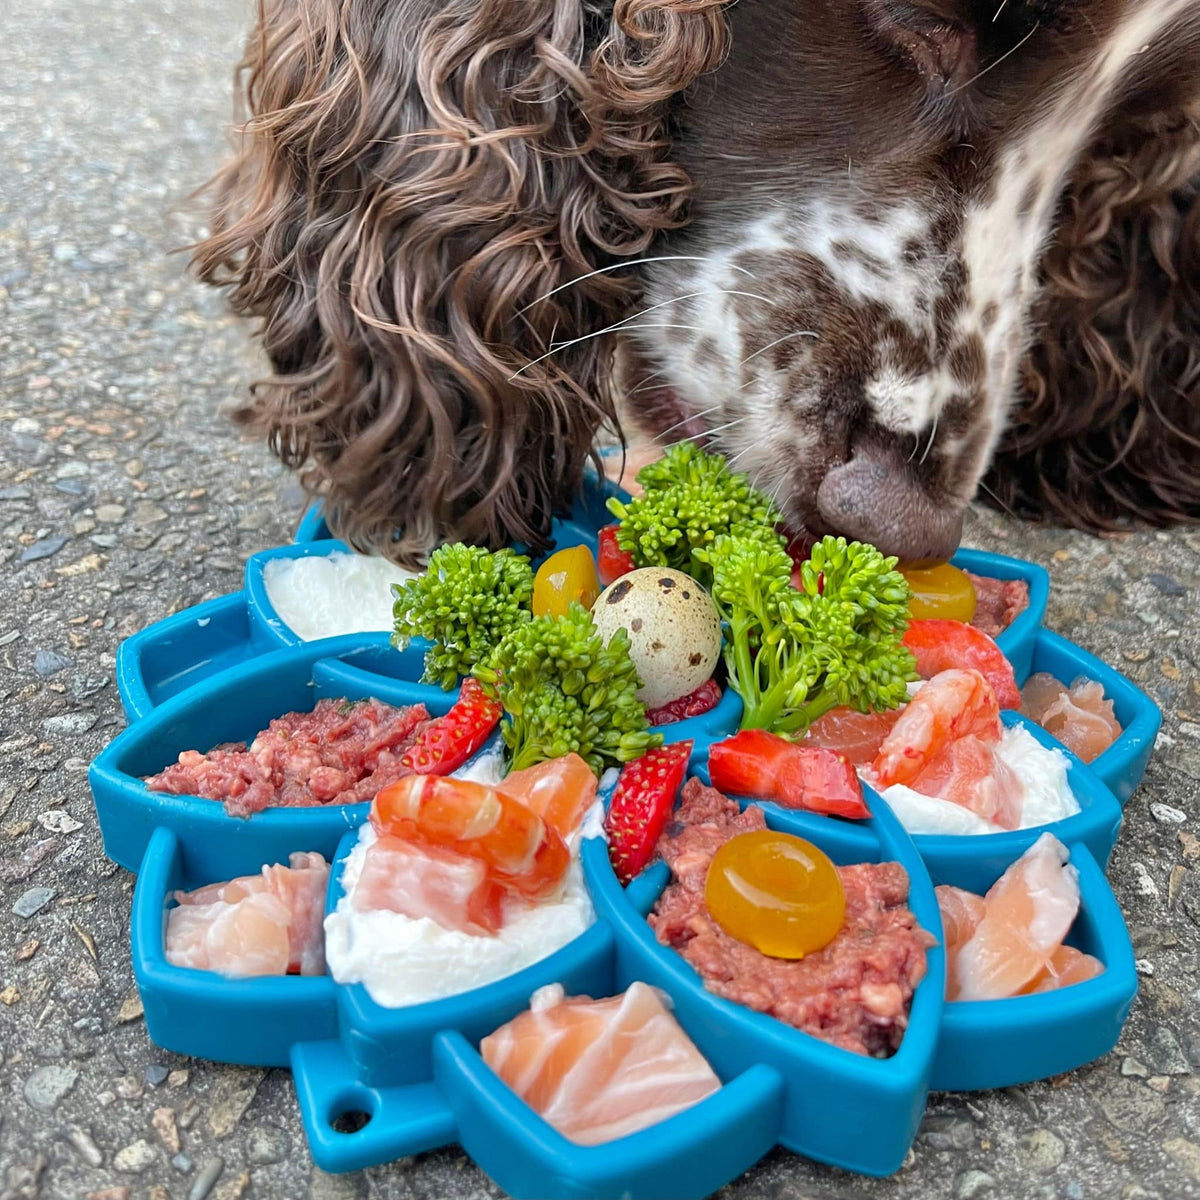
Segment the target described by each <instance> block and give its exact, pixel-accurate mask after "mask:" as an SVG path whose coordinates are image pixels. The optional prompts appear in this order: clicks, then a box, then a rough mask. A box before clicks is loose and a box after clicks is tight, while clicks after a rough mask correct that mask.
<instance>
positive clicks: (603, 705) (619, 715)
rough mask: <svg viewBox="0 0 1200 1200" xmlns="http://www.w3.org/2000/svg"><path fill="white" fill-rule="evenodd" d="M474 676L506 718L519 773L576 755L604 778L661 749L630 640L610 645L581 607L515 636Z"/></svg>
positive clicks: (621, 635) (622, 637)
mask: <svg viewBox="0 0 1200 1200" xmlns="http://www.w3.org/2000/svg"><path fill="white" fill-rule="evenodd" d="M474 674H475V677H476V678H477V679H479V680H480V682H481V683H482V684H483V685H484V688H485V689H486V690H487V691H488V692H489V693H490V694H491V695H492V696H494V697H495V698H497V699H498V700H499V701H500V703H501V704H502V705H503V706H504V710H505V712H506V713H507V714H508V720H506V721H505V722H504V723H503V725H502V730H503V735H504V741H505V744H506V746H507V747H508V751H509V756H510V766H511V769H512V770H514V771H518V770H520V769H521V768H522V767H529V766H533V765H534V763H539V762H542V761H543V760H545V759H549V758H558V757H560V756H561V755H563V754H570V753H572V752H574V753H575V754H578V755H579V756H580V757H581V758H583V759H584V760H586V762H587V764H588V766H590V767H591V768H592V770H593V771H595V772H596V773H597V774H600V772H601V771H603V770H604V768H605V767H606V766H612V765H616V764H619V763H625V762H629V761H630V760H631V759H634V758H639V757H640V756H641V755H643V754H645V753H646V751H647V750H648V749H650V748H651V747H652V746H658V745H660V744H661V743H662V735H661V734H651V733H649V732H648V729H649V722H648V721H647V719H646V709H645V706H644V705H643V704H642V702H641V701H640V700H639V699H638V698H637V694H636V693H637V690H638V688H639V687H641V680H640V679H638V674H637V669H636V668H635V667H634V665H633V660H632V659H631V658H630V657H629V638H628V635H627V634H626V633H625V630H623V629H619V630H617V632H616V633H615V634H613V636H612V638H611V639H610V640H609V642H608V644H607V645H605V643H604V639H603V638H602V637H601V636H600V634H599V633H597V632H596V627H595V625H594V624H593V623H592V618H591V614H590V613H589V612H588V611H587V609H586V608H584V607H583V606H582V605H581V604H577V603H572V604H571V606H570V608H569V609H568V611H567V613H566V614H565V615H564V616H557V617H555V616H543V617H534V618H533V619H532V620H530V621H528V622H526V623H525V624H523V625H518V626H516V627H515V628H512V629H510V630H509V631H508V633H507V634H506V635H505V637H504V639H503V640H502V641H501V642H500V645H499V646H497V648H496V650H495V653H494V654H493V655H492V656H491V658H490V659H489V660H488V662H487V663H481V664H479V665H478V666H476V667H475V671H474Z"/></svg>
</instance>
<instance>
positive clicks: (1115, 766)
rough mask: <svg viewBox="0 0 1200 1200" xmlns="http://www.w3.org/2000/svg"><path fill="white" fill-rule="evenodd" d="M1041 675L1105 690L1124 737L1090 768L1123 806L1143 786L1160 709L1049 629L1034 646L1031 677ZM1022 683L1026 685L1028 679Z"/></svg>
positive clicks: (1129, 684)
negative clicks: (1085, 680) (1097, 685)
mask: <svg viewBox="0 0 1200 1200" xmlns="http://www.w3.org/2000/svg"><path fill="white" fill-rule="evenodd" d="M1039 671H1047V672H1049V674H1051V675H1053V676H1054V677H1055V679H1058V680H1061V681H1062V682H1063V683H1066V684H1071V683H1072V682H1074V680H1075V679H1076V678H1077V677H1078V676H1080V675H1083V676H1086V677H1087V678H1088V679H1092V680H1095V681H1096V682H1097V683H1100V684H1102V685H1103V687H1104V696H1105V699H1107V700H1111V701H1112V702H1113V713H1114V715H1115V716H1116V718H1117V720H1118V721H1119V722H1120V723H1121V736H1120V737H1118V738H1117V740H1116V741H1115V742H1113V744H1112V745H1111V746H1109V748H1108V749H1107V750H1105V751H1104V752H1103V753H1102V754H1100V755H1099V756H1098V757H1097V758H1096V760H1095V761H1094V762H1093V763H1092V764H1091V768H1092V770H1093V771H1095V773H1096V774H1097V775H1099V776H1100V778H1101V779H1102V780H1103V781H1104V783H1106V784H1107V785H1108V787H1109V788H1111V789H1112V791H1113V792H1114V793H1115V795H1116V797H1117V799H1118V800H1119V801H1120V802H1121V803H1122V804H1124V803H1125V801H1126V800H1128V799H1129V797H1130V796H1131V795H1133V791H1134V789H1135V788H1136V787H1137V785H1138V784H1139V783H1140V782H1141V780H1142V776H1143V775H1144V774H1145V773H1146V764H1147V763H1148V762H1149V761H1150V754H1151V752H1152V751H1153V750H1154V740H1155V738H1157V737H1158V730H1159V727H1160V726H1161V725H1162V713H1161V712H1160V711H1159V708H1158V705H1157V704H1155V703H1154V701H1153V700H1151V699H1150V697H1149V696H1147V695H1146V693H1145V692H1143V691H1142V690H1141V689H1140V688H1139V687H1137V686H1136V685H1135V684H1133V683H1131V682H1130V681H1129V680H1128V679H1126V678H1125V676H1124V675H1122V674H1121V673H1120V672H1119V671H1114V670H1113V669H1112V667H1110V666H1109V665H1108V664H1107V663H1106V662H1103V661H1102V660H1100V659H1098V658H1097V657H1096V656H1095V655H1094V654H1089V653H1088V652H1087V651H1086V650H1084V649H1082V648H1081V647H1079V646H1076V645H1075V644H1074V643H1073V642H1068V641H1067V639H1066V638H1064V637H1060V636H1059V635H1058V634H1057V633H1051V632H1050V630H1048V629H1039V630H1038V631H1037V636H1036V638H1035V639H1034V643H1033V655H1032V658H1031V660H1030V670H1029V674H1030V675H1033V674H1036V673H1037V672H1039ZM1018 678H1021V681H1022V683H1024V682H1025V678H1028V676H1026V677H1018Z"/></svg>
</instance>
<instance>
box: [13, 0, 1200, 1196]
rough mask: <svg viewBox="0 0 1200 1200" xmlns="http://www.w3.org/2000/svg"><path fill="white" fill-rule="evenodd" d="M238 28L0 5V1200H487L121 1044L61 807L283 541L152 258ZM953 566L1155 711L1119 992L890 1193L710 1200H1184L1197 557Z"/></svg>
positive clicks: (201, 146) (984, 539)
mask: <svg viewBox="0 0 1200 1200" xmlns="http://www.w3.org/2000/svg"><path fill="white" fill-rule="evenodd" d="M249 9H250V0H186V2H184V0H155V2H154V3H150V2H149V0H69V2H68V0H26V2H25V3H18V2H17V0H0V896H2V900H3V903H2V904H0V1196H2V1197H3V1200H9V1198H13V1200H15V1198H17V1197H34V1196H39V1197H90V1200H127V1198H137V1200H141V1198H143V1197H144V1198H145V1200H167V1198H175V1200H185V1198H186V1200H204V1198H205V1197H212V1198H213V1200H235V1198H236V1197H239V1196H243V1195H246V1196H251V1195H253V1196H278V1197H289V1198H298V1197H304V1196H309V1197H320V1198H323V1200H332V1198H334V1197H363V1196H372V1197H381V1198H382V1197H388V1198H396V1200H400V1198H403V1197H433V1196H437V1197H461V1198H466V1197H475V1196H485V1195H486V1196H494V1195H499V1193H498V1191H497V1189H496V1188H494V1187H493V1186H492V1185H491V1184H490V1182H489V1181H488V1180H487V1178H486V1177H485V1176H484V1175H483V1174H482V1173H481V1172H480V1171H478V1170H477V1169H476V1168H475V1167H474V1166H472V1165H471V1163H470V1162H469V1161H467V1160H466V1159H465V1158H464V1156H463V1155H462V1154H461V1153H460V1152H458V1151H457V1150H454V1149H450V1150H446V1151H443V1152H440V1153H435V1154H429V1155H425V1156H421V1157H420V1158H417V1159H411V1160H405V1161H403V1162H399V1163H395V1164H392V1165H390V1166H386V1167H381V1168H378V1169H375V1170H371V1171H368V1172H365V1173H363V1174H359V1175H351V1176H345V1177H337V1178H335V1177H332V1176H327V1175H325V1174H323V1173H322V1172H320V1171H318V1170H316V1169H315V1168H314V1167H313V1166H312V1164H311V1161H310V1159H309V1156H308V1153H307V1150H306V1147H305V1143H304V1138H303V1136H302V1133H301V1130H300V1124H299V1119H298V1115H297V1109H296V1102H295V1098H294V1095H293V1091H292V1084H291V1080H290V1077H289V1075H288V1074H287V1073H286V1072H284V1071H250V1070H239V1069H231V1068H226V1067H221V1066H217V1065H213V1064H210V1063H206V1062H198V1061H194V1060H188V1059H183V1058H180V1057H177V1056H175V1055H171V1054H168V1053H166V1052H164V1051H162V1050H159V1049H158V1048H156V1047H155V1046H153V1045H152V1044H151V1043H150V1042H149V1040H148V1039H147V1037H146V1033H145V1029H144V1025H143V1022H142V1020H141V1007H140V1004H139V1002H138V998H137V992H136V989H135V988H134V984H133V977H132V973H131V970H130V961H129V946H128V933H129V902H130V896H131V893H132V888H133V879H132V877H131V876H129V875H127V874H125V873H124V872H123V871H121V870H118V869H117V868H116V867H115V866H114V865H113V864H112V863H110V862H108V861H107V860H106V859H105V857H104V854H103V852H102V850H101V845H100V838H99V834H98V832H97V829H96V824H95V820H94V815H93V812H92V807H91V800H90V797H89V794H88V789H87V784H86V779H85V770H86V766H87V763H88V761H89V760H90V759H91V757H92V756H93V755H94V754H95V753H96V752H97V751H98V750H99V749H100V747H101V746H103V745H104V744H105V743H106V742H107V741H108V740H109V739H110V738H111V737H112V736H113V735H114V734H115V733H116V732H117V731H118V730H119V729H120V728H121V727H122V717H121V713H120V706H119V704H118V699H117V695H116V689H115V686H114V684H113V678H112V675H113V663H114V658H113V655H114V652H115V650H116V648H117V644H118V643H119V642H120V640H121V639H122V638H123V637H126V636H128V635H129V634H131V633H133V632H135V631H136V630H138V629H140V628H142V627H143V626H144V625H146V624H148V623H150V622H152V621H155V620H158V619H159V618H161V617H164V616H166V615H167V614H168V613H171V612H175V611H176V610H178V609H180V608H183V607H186V606H188V605H192V604H195V603H198V602H199V601H201V600H204V599H207V598H209V597H212V596H216V595H219V594H221V593H224V592H229V591H233V590H236V589H237V588H238V587H239V586H240V572H241V565H242V562H243V561H244V559H245V558H246V557H247V556H248V555H249V554H251V553H253V552H254V551H256V550H259V549H261V548H263V547H265V546H270V545H273V544H276V543H279V542H281V541H286V540H288V538H289V537H290V535H291V532H292V528H293V525H294V522H295V520H296V517H297V515H298V513H299V506H300V498H299V495H298V493H297V491H296V489H295V488H294V487H293V486H292V485H291V484H290V482H289V481H288V479H287V478H286V477H285V475H284V474H283V473H282V472H281V471H280V469H279V468H278V467H277V466H276V465H275V464H274V463H273V462H272V461H271V460H270V459H269V458H268V456H267V454H266V453H265V451H264V450H263V449H262V448H261V447H259V446H257V445H248V444H244V443H242V442H240V441H239V440H238V439H237V438H236V437H235V435H234V434H233V432H232V431H231V429H230V428H229V427H228V426H227V424H226V423H225V422H224V420H223V419H222V418H221V416H220V415H219V412H218V409H219V406H220V405H221V404H222V402H224V401H227V400H228V399H229V398H230V397H233V396H236V395H238V394H239V393H240V392H241V391H242V389H243V388H244V387H245V386H246V384H247V382H248V380H249V379H250V378H252V376H253V373H254V371H255V366H256V360H255V354H254V352H253V350H252V348H251V346H250V344H249V342H248V339H247V337H246V334H245V331H244V330H243V329H241V328H240V327H238V326H237V325H236V324H234V323H233V322H232V321H231V320H230V319H229V318H228V317H227V316H226V315H225V313H224V312H223V310H222V307H221V303H220V299H219V297H217V296H215V295H212V294H209V293H207V292H205V291H201V290H200V289H199V288H197V287H196V286H194V285H193V284H192V283H190V282H189V281H188V279H187V278H186V276H185V273H184V260H183V258H182V257H181V256H179V255H172V254H171V253H170V252H171V251H172V250H174V249H176V248H178V247H179V246H181V245H183V244H185V243H186V242H187V241H189V240H190V239H191V238H192V237H193V236H194V235H195V233H196V231H197V229H198V221H197V219H196V218H195V216H194V215H189V214H188V212H187V207H186V196H187V193H188V192H189V191H190V190H191V189H192V188H193V187H194V186H195V185H196V184H197V183H199V182H200V181H201V180H202V179H203V178H204V177H205V176H206V175H207V174H208V172H209V171H210V170H211V169H212V167H213V166H214V165H215V164H216V163H217V161H218V160H219V156H220V155H221V153H222V148H223V143H222V134H221V130H222V126H223V123H224V122H225V120H226V119H227V116H228V113H229V76H230V69H231V66H232V63H233V61H234V57H235V53H236V50H237V46H238V43H239V40H240V36H241V31H242V29H243V27H244V24H245V22H246V21H247V20H248V16H249ZM969 540H970V541H971V542H972V543H973V544H976V545H983V546H987V547H991V548H994V549H997V550H1000V551H1008V552H1011V553H1018V554H1022V555H1024V556H1026V557H1029V558H1032V559H1036V560H1037V561H1039V562H1042V563H1044V564H1045V565H1046V566H1047V567H1048V568H1049V569H1050V572H1051V575H1052V578H1053V583H1054V590H1053V595H1052V599H1051V605H1050V615H1049V623H1050V624H1051V626H1052V627H1053V628H1055V629H1058V630H1060V631H1061V632H1062V633H1064V634H1066V635H1067V636H1068V637H1070V638H1072V639H1074V640H1076V641H1078V642H1080V643H1082V644H1083V645H1085V646H1087V647H1088V648H1090V649H1092V650H1093V651H1095V652H1096V653H1098V654H1099V655H1100V656H1101V657H1103V658H1105V659H1106V660H1107V661H1108V662H1110V663H1113V664H1114V665H1115V666H1117V667H1119V668H1120V669H1122V670H1123V671H1125V672H1126V673H1127V674H1129V675H1130V676H1131V677H1132V678H1134V679H1135V680H1137V681H1138V682H1139V683H1140V684H1141V685H1142V686H1143V687H1144V688H1145V689H1146V690H1147V691H1149V692H1150V693H1151V694H1152V695H1153V696H1154V697H1155V698H1156V699H1157V700H1158V701H1159V702H1160V703H1161V705H1162V707H1163V709H1164V711H1165V724H1164V733H1163V735H1162V738H1161V741H1160V745H1159V748H1158V752H1157V754H1156V756H1155V758H1154V761H1153V762H1152V764H1151V766H1150V770H1149V773H1148V775H1147V778H1146V782H1145V784H1144V785H1143V787H1142V788H1141V790H1140V791H1139V792H1138V794H1137V795H1136V796H1135V797H1134V799H1133V800H1132V801H1131V803H1130V805H1129V807H1128V809H1127V822H1126V826H1125V829H1124V832H1123V834H1122V838H1121V842H1120V845H1119V846H1118V848H1117V851H1116V853H1115V854H1114V856H1113V860H1112V863H1111V867H1110V877H1111V879H1112V882H1113V885H1114V887H1115V888H1116V891H1117V894H1118V896H1119V898H1120V900H1121V903H1122V906H1123V907H1124V910H1125V912H1126V913H1127V915H1128V919H1129V922H1130V925H1131V928H1132V930H1133V935H1134V940H1135V943H1136V947H1137V953H1138V958H1139V970H1140V972H1141V994H1140V996H1139V999H1138V1001H1137V1004H1136V1005H1135V1007H1134V1010H1133V1015H1132V1017H1131V1019H1130V1022H1129V1025H1128V1027H1127V1029H1126V1031H1125V1034H1124V1036H1123V1039H1122V1044H1121V1048H1120V1049H1119V1050H1118V1051H1117V1052H1116V1053H1114V1054H1112V1055H1110V1056H1109V1057H1108V1058H1106V1059H1104V1060H1103V1061H1101V1062H1098V1063H1095V1064H1093V1065H1092V1066H1090V1067H1088V1068H1086V1069H1085V1070H1082V1071H1080V1072H1077V1073H1075V1074H1073V1075H1071V1076H1068V1077H1063V1078H1059V1079H1055V1080H1052V1081H1050V1082H1046V1083H1040V1084H1036V1085H1033V1086H1030V1087H1022V1088H1014V1089H1011V1090H1009V1091H1005V1092H1001V1093H995V1094H984V1095H973V1096H957V1097H956V1096H942V1095H939V1096H934V1097H933V1098H932V1099H931V1102H930V1106H929V1113H928V1116H927V1118H926V1121H925V1125H924V1127H923V1129H922V1132H921V1135H920V1137H919V1139H918V1141H917V1144H916V1146H915V1148H914V1151H913V1153H912V1155H910V1158H909V1161H908V1162H907V1163H906V1165H905V1166H904V1168H903V1169H902V1170H901V1171H900V1172H899V1173H898V1174H897V1175H896V1176H895V1177H894V1178H892V1179H890V1180H864V1179H858V1178H855V1177H853V1176H850V1175H846V1174H842V1173H840V1172H837V1171H832V1170H828V1169H825V1168H822V1167H818V1166H814V1165H812V1164H810V1163H808V1162H805V1161H803V1160H801V1159H799V1158H796V1157H793V1156H791V1155H788V1154H784V1153H779V1152H777V1153H775V1154H772V1155H771V1156H769V1157H768V1158H767V1159H765V1160H764V1161H763V1162H762V1163H761V1164H760V1165H759V1166H758V1167H757V1168H755V1169H754V1170H752V1171H751V1172H750V1173H749V1174H747V1175H746V1176H744V1177H743V1178H742V1179H740V1180H739V1181H737V1182H736V1183H735V1184H733V1185H732V1186H731V1187H729V1188H728V1189H726V1191H725V1192H723V1193H722V1195H725V1196H728V1197H730V1198H733V1197H737V1198H739V1200H740V1198H743V1197H744V1198H749V1197H779V1198H780V1200H784V1198H788V1200H792V1198H795V1200H800V1198H801V1197H830V1198H833V1197H836V1198H839V1200H850V1198H851V1197H855V1198H858V1197H864V1198H865V1197H872V1198H885V1200H909V1198H915V1197H934V1196H939V1197H940V1196H953V1197H956V1198H959V1200H970V1198H972V1197H1014V1198H1016V1197H1022V1198H1024V1197H1043V1196H1044V1197H1066V1198H1068V1200H1082V1198H1084V1197H1122V1198H1124V1200H1134V1198H1135V1197H1148V1196H1159V1197H1182V1196H1190V1195H1200V1100H1198V1096H1197V1093H1198V1092H1200V1076H1198V1075H1197V1074H1196V1073H1195V1072H1196V1071H1198V1070H1200V1017H1198V1016H1197V1013H1198V1008H1197V999H1198V998H1200V992H1198V987H1200V980H1198V978H1197V966H1198V960H1197V951H1198V934H1197V926H1198V925H1200V840H1197V837H1196V833H1197V829H1196V818H1197V814H1198V812H1200V675H1198V673H1197V662H1198V658H1197V655H1198V650H1200V638H1198V624H1197V621H1196V619H1195V608H1196V604H1197V599H1198V598H1200V533H1197V532H1182V531H1176V532H1171V533H1145V534H1141V533H1139V534H1132V535H1128V536H1122V537H1117V538H1112V539H1106V540H1098V539H1092V538H1089V537H1084V536H1081V535H1078V534H1072V533H1067V532H1064V531H1061V530H1056V529H1032V528H1027V527H1021V526H1019V525H1017V524H1015V523H1012V522H1008V521H1005V520H1002V519H1000V518H998V517H996V516H994V515H992V514H990V513H985V512H980V513H977V514H975V515H974V516H973V518H972V520H971V523H970V527H969ZM1164 806H1165V807H1164ZM1185 814H1186V815H1185ZM848 1119H852V1117H850V1116H848ZM865 1136H869V1132H868V1133H866V1134H865Z"/></svg>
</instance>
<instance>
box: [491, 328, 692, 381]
mask: <svg viewBox="0 0 1200 1200" xmlns="http://www.w3.org/2000/svg"><path fill="white" fill-rule="evenodd" d="M639 315H640V314H639ZM628 320H629V318H626V321H620V322H618V323H617V324H616V325H610V326H609V327H608V328H607V329H597V330H596V332H595V333H585V334H584V335H583V336H582V337H577V338H572V339H571V340H570V341H569V342H560V343H559V344H558V345H557V346H554V347H552V348H551V349H549V350H547V351H546V353H545V354H539V355H538V356H537V358H533V359H530V360H529V362H527V363H526V364H525V365H524V366H523V367H521V368H520V370H518V371H514V372H513V373H512V374H511V375H510V376H509V377H508V382H509V383H511V382H512V381H513V380H514V379H518V378H519V377H520V376H522V375H524V374H525V372H526V371H528V370H529V368H530V367H536V366H537V365H538V363H540V362H545V361H546V359H548V358H550V357H551V355H554V354H557V353H558V352H559V351H560V350H565V349H566V348H567V347H568V346H576V345H578V344H579V343H580V342H586V341H590V340H591V339H592V338H598V337H603V336H604V335H605V334H606V333H612V331H613V330H614V329H690V330H692V331H693V332H698V331H699V330H700V328H701V327H700V326H699V325H680V324H678V323H675V322H655V321H649V322H644V323H643V324H640V325H630V324H627V321H628Z"/></svg>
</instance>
